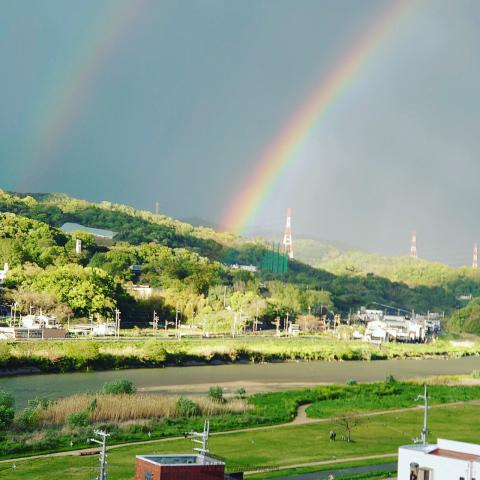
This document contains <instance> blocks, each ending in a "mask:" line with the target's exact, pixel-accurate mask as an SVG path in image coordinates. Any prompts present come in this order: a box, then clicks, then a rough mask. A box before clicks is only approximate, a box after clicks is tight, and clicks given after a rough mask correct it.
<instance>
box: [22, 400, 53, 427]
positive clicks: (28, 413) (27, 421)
mask: <svg viewBox="0 0 480 480" xmlns="http://www.w3.org/2000/svg"><path fill="white" fill-rule="evenodd" d="M48 404H49V401H48V400H47V399H45V398H39V397H35V398H34V399H32V400H29V401H28V405H27V407H26V408H25V409H24V410H23V412H22V413H21V414H20V415H19V417H18V419H17V422H18V425H19V426H20V428H23V429H31V428H34V427H36V426H37V425H38V423H39V420H40V417H39V410H41V409H45V408H47V407H48Z"/></svg>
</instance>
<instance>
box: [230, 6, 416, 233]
mask: <svg viewBox="0 0 480 480" xmlns="http://www.w3.org/2000/svg"><path fill="white" fill-rule="evenodd" d="M409 3H410V0H394V1H393V3H392V5H391V6H390V7H389V8H388V9H387V11H386V12H384V13H383V15H382V16H381V17H380V18H379V19H378V20H377V22H376V23H375V24H374V25H373V27H371V28H370V29H369V30H368V31H367V32H365V33H364V35H363V36H362V37H361V38H360V39H359V41H358V42H357V43H356V44H355V45H354V47H353V48H352V49H351V50H349V51H348V52H347V54H346V55H345V56H344V57H343V58H342V59H341V60H340V62H338V63H337V64H336V65H335V66H334V68H333V69H332V70H331V71H330V73H329V74H328V75H327V76H326V77H325V78H323V79H322V81H321V82H320V85H319V86H318V87H317V89H316V90H315V91H314V93H313V95H311V96H310V97H309V98H308V100H307V101H306V102H305V103H304V104H303V105H302V106H301V108H300V109H298V110H297V112H296V113H295V114H294V116H293V117H292V118H291V119H290V121H289V122H288V123H287V125H286V126H285V128H284V129H283V130H281V132H280V134H279V135H278V136H277V137H276V138H275V139H274V141H273V142H272V143H271V144H270V146H269V147H268V148H267V149H266V151H265V152H264V154H263V155H262V156H261V157H260V160H259V161H258V163H257V165H256V167H255V168H254V170H253V172H252V173H251V174H250V175H249V177H248V179H247V181H246V182H245V184H244V186H243V188H242V189H241V191H240V192H239V193H238V194H237V195H236V196H235V197H234V199H233V201H232V202H231V203H230V204H229V205H228V207H227V209H226V212H225V213H224V216H223V220H222V225H225V226H226V227H227V228H228V229H229V230H231V231H233V232H235V233H241V232H242V231H243V230H244V229H245V227H246V226H247V225H248V224H249V223H250V222H251V220H252V219H253V218H254V217H255V215H256V213H257V211H258V210H259V208H260V207H261V205H262V203H263V202H264V201H265V199H266V197H267V195H268V194H269V192H270V191H271V190H272V188H273V186H274V182H275V180H276V179H277V177H278V176H279V175H280V174H281V173H282V171H283V170H284V168H285V167H286V166H287V165H288V164H289V163H290V162H292V161H293V160H294V159H295V153H296V151H297V150H298V148H299V147H300V146H301V145H302V143H303V141H304V140H305V139H306V138H307V136H308V134H309V133H310V131H311V130H312V129H313V128H314V127H315V125H316V124H317V122H318V121H319V120H320V119H321V118H322V117H323V115H325V113H326V112H327V111H328V108H329V107H331V106H332V105H333V103H334V102H335V100H336V99H337V97H338V96H339V95H341V94H342V93H343V91H344V90H345V89H346V88H347V87H348V85H349V84H350V83H352V82H353V80H354V79H355V78H356V76H357V75H358V73H359V72H360V70H361V69H362V68H363V67H364V66H365V65H366V64H367V63H368V61H369V59H370V58H371V57H372V55H373V54H374V53H375V52H376V50H377V49H378V48H379V47H380V46H381V45H382V44H383V43H382V40H384V38H385V36H386V35H387V34H388V33H389V32H391V31H392V30H393V28H394V26H395V25H396V24H397V23H398V22H399V20H400V19H401V18H402V17H403V14H404V12H405V10H406V8H407V5H408V4H409Z"/></svg>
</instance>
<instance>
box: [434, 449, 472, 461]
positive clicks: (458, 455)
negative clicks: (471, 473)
mask: <svg viewBox="0 0 480 480" xmlns="http://www.w3.org/2000/svg"><path fill="white" fill-rule="evenodd" d="M430 455H438V456H439V457H447V458H454V459H456V460H468V461H470V462H477V461H478V460H480V456H479V455H475V454H472V453H464V452H456V451H454V450H446V449H445V448H436V449H435V450H432V451H431V452H430Z"/></svg>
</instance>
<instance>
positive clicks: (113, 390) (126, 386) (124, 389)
mask: <svg viewBox="0 0 480 480" xmlns="http://www.w3.org/2000/svg"><path fill="white" fill-rule="evenodd" d="M136 391H137V389H136V387H135V385H134V384H133V383H132V382H131V381H130V380H125V379H123V380H112V381H111V382H106V383H105V384H104V385H103V388H102V393H104V394H107V395H122V394H127V395H131V394H132V393H135V392H136Z"/></svg>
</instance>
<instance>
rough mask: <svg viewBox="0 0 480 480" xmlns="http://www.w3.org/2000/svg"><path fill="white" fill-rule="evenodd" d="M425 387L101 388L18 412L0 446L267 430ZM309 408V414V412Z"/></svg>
mask: <svg viewBox="0 0 480 480" xmlns="http://www.w3.org/2000/svg"><path fill="white" fill-rule="evenodd" d="M421 391H422V387H421V386H419V385H418V384H415V383H406V382H397V381H395V380H393V379H389V380H388V381H385V382H381V383H373V384H351V385H328V386H320V387H314V388H308V389H303V390H287V391H284V392H273V393H265V394H257V395H253V396H251V397H249V398H248V399H246V400H243V399H239V398H232V397H229V398H228V399H225V398H220V401H219V400H215V399H214V398H213V397H212V398H196V399H195V400H189V399H186V398H177V399H176V398H173V397H161V396H148V395H144V394H130V395H127V394H116V395H112V394H105V393H102V392H99V393H96V394H91V395H80V396H78V395H74V396H72V397H66V398H64V399H60V400H57V401H53V402H44V401H39V400H37V401H35V402H34V403H33V404H32V403H31V404H30V405H29V406H27V407H26V408H25V409H24V410H23V411H18V412H17V415H16V417H15V419H13V421H12V422H11V423H10V424H8V425H7V428H5V431H4V435H3V437H2V438H1V442H0V452H1V454H2V455H3V456H4V457H5V456H19V455H24V456H25V455H29V454H30V455H31V454H35V453H37V454H38V453H47V452H55V451H64V450H72V449H81V448H87V447H88V444H87V443H86V438H88V437H90V436H91V435H92V434H93V429H95V428H98V427H101V428H106V429H107V430H108V431H109V432H110V433H111V434H112V438H111V440H110V443H111V444H122V443H127V442H138V441H146V440H153V439H155V438H165V437H175V436H180V435H182V434H183V433H184V432H185V431H189V430H198V429H200V428H202V425H203V418H204V417H205V416H208V417H209V418H210V420H211V428H212V431H215V432H222V431H231V430H240V429H245V428H251V427H259V426H263V428H269V426H270V425H281V424H287V423H288V422H290V421H292V420H293V419H294V418H295V415H296V414H297V410H298V409H299V407H300V406H303V407H302V408H301V409H300V412H301V413H302V414H303V415H304V416H303V419H302V423H309V421H310V422H311V421H314V420H315V419H319V420H318V421H323V423H325V422H327V421H328V418H329V417H335V416H339V415H343V414H350V415H352V414H361V415H374V414H376V413H378V412H382V411H386V410H392V411H397V412H399V411H401V410H402V409H412V408H413V409H415V408H416V406H415V402H414V398H415V397H416V396H417V395H418V394H419V393H420V392H421ZM429 392H430V398H431V404H432V406H436V405H439V406H440V405H445V404H450V403H454V402H457V403H458V402H470V401H480V386H462V385H458V386H454V387H453V386H448V385H432V386H431V387H430V389H429ZM220 394H221V390H220ZM305 410H306V415H308V416H309V417H311V418H307V417H306V416H305ZM298 420H299V418H297V419H296V421H297V423H298ZM284 428H290V427H284Z"/></svg>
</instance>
